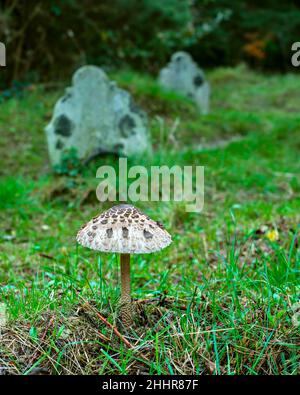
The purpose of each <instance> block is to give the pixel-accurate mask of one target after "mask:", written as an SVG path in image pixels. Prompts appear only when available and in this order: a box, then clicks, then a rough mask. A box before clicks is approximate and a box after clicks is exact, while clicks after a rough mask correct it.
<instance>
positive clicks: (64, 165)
mask: <svg viewBox="0 0 300 395" xmlns="http://www.w3.org/2000/svg"><path fill="white" fill-rule="evenodd" d="M81 169H82V163H81V161H80V159H79V158H78V155H77V151H76V149H75V148H71V149H69V150H68V151H66V150H65V151H64V152H63V155H62V159H61V163H60V164H59V165H55V166H54V171H55V172H56V173H57V174H62V175H67V176H70V177H75V176H77V175H78V174H79V173H80V172H81Z"/></svg>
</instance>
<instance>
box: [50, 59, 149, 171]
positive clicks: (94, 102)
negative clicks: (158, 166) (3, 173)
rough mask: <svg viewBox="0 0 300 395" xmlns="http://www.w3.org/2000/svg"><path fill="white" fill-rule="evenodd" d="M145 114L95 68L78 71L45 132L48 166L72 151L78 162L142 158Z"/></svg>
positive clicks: (145, 143) (146, 135) (145, 140)
mask: <svg viewBox="0 0 300 395" xmlns="http://www.w3.org/2000/svg"><path fill="white" fill-rule="evenodd" d="M147 123H148V122H147V116H146V113H145V112H144V111H143V110H142V109H141V108H140V107H138V106H137V105H136V104H135V102H134V100H133V98H132V96H131V95H130V93H129V92H127V91H125V90H123V89H120V88H118V87H117V85H116V83H115V82H113V81H110V80H109V79H108V77H107V76H106V74H105V73H104V72H103V71H102V70H101V69H100V68H98V67H96V66H84V67H81V68H80V69H78V70H77V71H76V72H75V74H74V75H73V78H72V86H71V87H69V88H67V89H66V91H65V95H64V96H63V97H62V98H60V99H59V100H58V101H57V103H56V105H55V107H54V112H53V116H52V119H51V121H50V123H49V124H48V125H47V126H46V128H45V131H46V135H47V140H48V150H49V156H50V160H51V163H52V164H53V165H57V164H59V163H61V159H62V156H63V155H64V153H65V152H66V151H68V150H70V149H71V148H75V150H76V154H77V157H78V158H79V159H83V160H88V159H89V158H91V157H93V156H95V155H97V154H99V153H116V154H119V155H124V156H129V157H130V156H135V155H142V154H143V153H144V152H146V151H147V150H148V149H149V144H150V142H149V132H148V125H147Z"/></svg>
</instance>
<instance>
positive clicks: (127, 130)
mask: <svg viewBox="0 0 300 395" xmlns="http://www.w3.org/2000/svg"><path fill="white" fill-rule="evenodd" d="M135 126H136V124H135V120H134V119H133V118H132V117H131V116H130V115H128V114H127V115H125V116H124V117H123V118H122V119H121V120H120V122H119V128H120V131H121V135H122V136H123V137H129V136H130V135H132V134H135V130H134V128H135Z"/></svg>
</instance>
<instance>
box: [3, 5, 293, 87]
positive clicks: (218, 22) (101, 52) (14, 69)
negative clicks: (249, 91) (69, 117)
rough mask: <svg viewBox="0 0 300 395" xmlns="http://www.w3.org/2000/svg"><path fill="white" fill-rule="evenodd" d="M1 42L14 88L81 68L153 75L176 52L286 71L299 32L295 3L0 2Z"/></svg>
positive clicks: (6, 78) (7, 81) (204, 60)
mask: <svg viewBox="0 0 300 395" xmlns="http://www.w3.org/2000/svg"><path fill="white" fill-rule="evenodd" d="M1 4H2V8H1V9H0V36H1V37H3V38H1V40H3V42H4V43H5V44H6V46H7V67H6V68H3V69H1V77H0V78H1V80H0V84H1V85H0V87H1V86H2V88H3V87H7V86H8V85H11V84H12V83H13V82H16V81H20V80H22V81H23V82H34V81H45V80H49V79H64V78H66V77H67V78H69V76H70V73H71V72H73V71H74V70H75V69H76V68H77V67H79V66H80V65H82V64H86V63H90V64H96V65H101V66H102V67H104V68H117V67H120V66H124V65H126V66H131V67H133V68H135V69H142V70H144V71H145V70H146V71H148V72H153V73H156V72H157V71H158V70H159V69H160V68H161V67H162V65H164V64H165V62H166V61H167V60H168V59H169V58H170V56H171V54H172V52H174V51H176V50H186V51H189V52H191V53H192V55H193V56H194V58H195V60H196V61H198V62H199V63H200V64H201V65H203V66H217V65H234V64H236V63H238V62H240V61H247V62H248V63H250V64H251V65H252V66H255V67H260V68H273V69H280V70H287V69H288V68H289V67H290V57H291V52H290V48H291V44H292V42H294V41H297V37H298V36H297V32H298V31H299V30H300V8H299V6H298V5H297V4H296V1H292V0H287V1H285V2H282V1H279V0H268V1H265V2H264V4H262V2H261V1H257V0H254V1H253V0H251V1H250V0H247V1H232V0H193V1H191V0H164V1H162V0H101V1H100V2H99V1H98V0H80V1H79V0H60V1H59V0H43V1H41V0H38V1H32V0H29V1H26V2H20V1H17V0H6V1H2V2H1Z"/></svg>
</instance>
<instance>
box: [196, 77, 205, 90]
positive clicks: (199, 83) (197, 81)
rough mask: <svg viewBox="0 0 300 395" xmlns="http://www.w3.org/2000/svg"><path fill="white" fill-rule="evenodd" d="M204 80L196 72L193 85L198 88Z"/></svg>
mask: <svg viewBox="0 0 300 395" xmlns="http://www.w3.org/2000/svg"><path fill="white" fill-rule="evenodd" d="M203 82H204V80H203V77H202V75H200V74H198V75H196V77H194V85H195V86H196V87H197V88H198V87H199V86H201V85H202V84H203Z"/></svg>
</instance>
